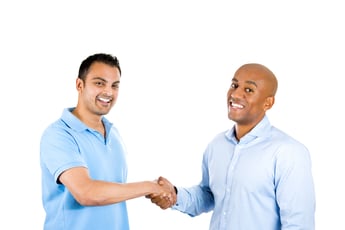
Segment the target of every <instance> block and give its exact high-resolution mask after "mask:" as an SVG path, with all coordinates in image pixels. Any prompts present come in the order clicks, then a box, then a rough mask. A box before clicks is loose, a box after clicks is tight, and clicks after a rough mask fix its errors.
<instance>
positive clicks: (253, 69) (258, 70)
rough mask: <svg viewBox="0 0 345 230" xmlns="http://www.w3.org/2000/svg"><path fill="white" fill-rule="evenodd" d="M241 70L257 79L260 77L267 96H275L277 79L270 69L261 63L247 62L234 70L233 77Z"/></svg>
mask: <svg viewBox="0 0 345 230" xmlns="http://www.w3.org/2000/svg"><path fill="white" fill-rule="evenodd" d="M243 71H244V72H246V74H248V75H251V76H253V77H254V78H255V79H257V80H259V79H260V80H262V81H264V85H265V91H266V93H267V95H266V96H267V97H269V96H275V94H276V92H277V89H278V81H277V78H276V76H275V75H274V73H273V72H272V71H271V70H270V69H268V68H267V67H266V66H264V65H262V64H258V63H248V64H244V65H242V66H241V67H240V68H238V70H237V71H236V72H235V77H236V75H238V74H239V73H240V72H243Z"/></svg>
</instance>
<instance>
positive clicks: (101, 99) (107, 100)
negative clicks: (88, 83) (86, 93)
mask: <svg viewBox="0 0 345 230" xmlns="http://www.w3.org/2000/svg"><path fill="white" fill-rule="evenodd" d="M98 99H99V100H100V101H103V102H109V101H110V99H107V98H102V97H99V98H98Z"/></svg>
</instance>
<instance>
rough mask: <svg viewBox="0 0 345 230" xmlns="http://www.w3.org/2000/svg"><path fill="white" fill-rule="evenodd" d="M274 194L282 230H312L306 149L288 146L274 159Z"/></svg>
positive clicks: (312, 198)
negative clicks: (275, 173)
mask: <svg viewBox="0 0 345 230" xmlns="http://www.w3.org/2000/svg"><path fill="white" fill-rule="evenodd" d="M276 196H277V203H278V205H279V208H280V218H281V224H282V228H281V229H282V230H283V229H284V230H292V229H293V230H295V229H296V230H297V229H306V230H314V228H315V226H314V213H315V192H314V184H313V177H312V172H311V160H310V157H309V152H308V151H307V150H306V149H302V151H301V149H298V148H291V149H288V151H286V152H284V154H282V155H281V157H280V158H279V159H278V160H277V181H276Z"/></svg>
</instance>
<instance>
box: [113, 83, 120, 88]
mask: <svg viewBox="0 0 345 230" xmlns="http://www.w3.org/2000/svg"><path fill="white" fill-rule="evenodd" d="M119 87H120V85H119V84H118V83H116V84H114V85H112V88H113V89H118V88H119Z"/></svg>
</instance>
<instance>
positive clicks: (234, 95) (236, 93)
mask: <svg viewBox="0 0 345 230" xmlns="http://www.w3.org/2000/svg"><path fill="white" fill-rule="evenodd" d="M242 97H243V93H242V91H241V90H240V89H239V88H230V89H229V91H228V99H229V100H230V99H231V100H236V99H238V98H242Z"/></svg>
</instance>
